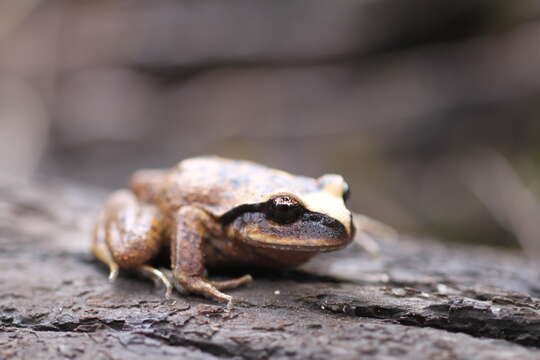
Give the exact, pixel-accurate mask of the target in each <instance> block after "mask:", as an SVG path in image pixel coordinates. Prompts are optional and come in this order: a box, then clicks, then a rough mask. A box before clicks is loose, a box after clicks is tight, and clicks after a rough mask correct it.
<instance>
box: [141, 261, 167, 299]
mask: <svg viewBox="0 0 540 360" xmlns="http://www.w3.org/2000/svg"><path fill="white" fill-rule="evenodd" d="M137 270H138V271H139V272H140V273H141V274H143V275H144V276H147V277H149V278H150V279H152V280H153V281H154V284H156V285H157V286H159V285H163V286H164V287H165V298H166V299H170V298H171V295H172V290H173V285H172V284H171V281H170V280H169V278H168V277H167V276H166V275H165V274H164V273H163V272H162V271H160V270H158V269H156V268H154V267H152V266H149V265H142V266H140V267H138V268H137Z"/></svg>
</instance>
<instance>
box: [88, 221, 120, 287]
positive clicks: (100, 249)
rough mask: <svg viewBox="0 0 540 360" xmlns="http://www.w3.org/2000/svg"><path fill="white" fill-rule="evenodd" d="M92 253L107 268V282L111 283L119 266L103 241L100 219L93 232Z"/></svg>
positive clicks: (103, 230) (102, 228)
mask: <svg viewBox="0 0 540 360" xmlns="http://www.w3.org/2000/svg"><path fill="white" fill-rule="evenodd" d="M92 252H93V253H94V255H95V256H96V257H97V258H98V259H99V260H100V261H101V262H103V263H105V264H106V265H107V266H108V267H109V281H110V282H113V281H114V280H116V278H117V277H118V272H119V271H120V266H118V264H117V263H116V262H115V261H114V259H113V256H112V254H111V251H110V250H109V248H108V246H107V243H106V240H105V229H104V221H103V220H101V219H100V221H99V222H98V223H97V225H96V228H95V231H94V243H93V244H92Z"/></svg>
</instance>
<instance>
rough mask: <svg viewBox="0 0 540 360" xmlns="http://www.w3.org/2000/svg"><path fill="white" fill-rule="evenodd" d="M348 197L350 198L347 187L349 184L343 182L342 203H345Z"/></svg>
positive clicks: (349, 189) (349, 190)
mask: <svg viewBox="0 0 540 360" xmlns="http://www.w3.org/2000/svg"><path fill="white" fill-rule="evenodd" d="M349 197H351V188H350V187H349V184H347V183H346V182H343V201H344V202H347V200H349Z"/></svg>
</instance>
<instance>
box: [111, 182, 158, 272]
mask: <svg viewBox="0 0 540 360" xmlns="http://www.w3.org/2000/svg"><path fill="white" fill-rule="evenodd" d="M161 234H162V231H161V225H160V218H159V211H158V209H157V208H156V207H155V206H153V205H150V204H146V203H141V202H139V201H138V200H137V199H136V198H135V196H134V195H133V193H131V192H130V191H127V190H120V191H117V192H115V193H113V194H112V195H111V197H110V198H109V200H108V201H107V204H106V207H105V241H106V243H107V247H108V248H109V250H110V252H111V255H112V257H113V259H114V261H115V262H116V263H117V264H118V265H119V266H120V267H121V268H137V267H139V266H141V265H143V264H145V263H146V262H147V261H148V260H150V259H151V258H153V257H154V256H155V255H156V254H157V253H158V252H159V250H160V248H161Z"/></svg>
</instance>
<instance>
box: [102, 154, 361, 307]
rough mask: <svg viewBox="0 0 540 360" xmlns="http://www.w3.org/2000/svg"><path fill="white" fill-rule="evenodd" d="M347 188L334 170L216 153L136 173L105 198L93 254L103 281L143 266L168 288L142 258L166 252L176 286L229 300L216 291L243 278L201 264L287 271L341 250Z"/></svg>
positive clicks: (347, 234) (348, 226) (346, 238)
mask: <svg viewBox="0 0 540 360" xmlns="http://www.w3.org/2000/svg"><path fill="white" fill-rule="evenodd" d="M347 189H348V186H347V184H346V183H345V182H344V181H343V179H342V178H341V176H339V175H324V176H322V177H320V178H319V179H313V178H308V177H303V176H294V175H291V174H289V173H286V172H283V171H279V170H274V169H270V168H267V167H264V166H261V165H257V164H254V163H251V162H248V161H235V160H228V159H223V158H218V157H198V158H192V159H187V160H184V161H182V162H180V163H179V164H178V165H177V166H176V167H174V168H173V169H170V170H141V171H138V172H136V173H135V174H134V175H133V177H132V179H131V181H130V190H119V191H117V192H115V193H113V194H112V195H111V196H110V198H109V199H108V201H107V203H106V204H105V207H104V210H103V212H102V213H101V215H100V218H99V219H98V222H97V225H96V231H95V234H94V240H93V252H94V254H95V255H96V256H97V257H98V258H99V259H100V260H102V261H103V262H105V263H107V264H108V265H109V267H110V268H111V278H114V276H116V273H117V272H118V269H119V268H126V269H142V270H145V271H146V272H150V273H152V274H153V275H154V276H157V277H158V278H159V279H160V280H161V281H163V282H164V283H165V285H166V286H168V281H167V279H166V278H165V277H164V275H163V274H161V273H160V272H159V271H158V270H156V269H153V268H150V267H149V266H148V265H147V262H148V261H149V260H151V259H152V258H153V257H154V256H156V255H157V254H158V252H160V251H161V250H163V249H169V251H170V256H171V267H172V271H173V276H174V277H175V278H176V279H177V280H178V281H179V282H180V283H181V284H182V285H183V286H184V288H186V289H187V290H188V291H191V292H193V293H198V294H202V295H205V296H207V297H211V298H214V299H216V300H222V301H228V302H230V301H231V297H230V296H229V295H226V294H223V293H222V292H221V291H220V290H223V289H228V288H234V287H237V286H240V285H243V284H245V283H248V282H250V281H251V277H250V276H249V275H246V276H243V277H241V278H238V279H232V280H229V281H223V282H211V281H208V280H206V279H205V277H204V275H205V268H206V267H223V266H238V265H255V266H263V267H270V268H280V269H281V268H290V267H295V266H298V265H300V264H302V263H303V262H305V261H307V260H308V259H309V258H311V257H312V256H314V255H316V254H317V253H319V252H324V251H332V250H336V249H340V248H342V247H344V246H345V245H347V244H348V243H349V242H350V241H351V239H352V237H353V235H354V228H353V226H352V216H351V214H350V212H349V211H348V210H347V209H346V207H345V204H344V199H343V197H344V195H345V192H346V191H347ZM275 204H278V205H279V206H280V207H279V206H278V205H275ZM276 209H277V210H276Z"/></svg>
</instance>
